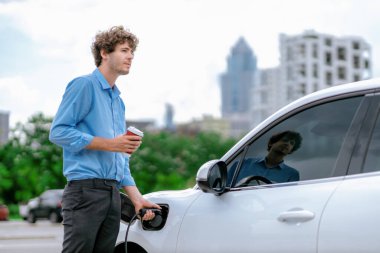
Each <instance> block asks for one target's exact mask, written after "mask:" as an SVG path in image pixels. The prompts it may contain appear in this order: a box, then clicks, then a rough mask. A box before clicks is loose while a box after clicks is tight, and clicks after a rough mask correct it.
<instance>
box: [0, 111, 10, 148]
mask: <svg viewBox="0 0 380 253" xmlns="http://www.w3.org/2000/svg"><path fill="white" fill-rule="evenodd" d="M8 136H9V112H6V111H0V145H2V144H4V143H6V142H7V141H8Z"/></svg>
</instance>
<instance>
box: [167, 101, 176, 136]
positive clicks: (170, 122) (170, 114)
mask: <svg viewBox="0 0 380 253" xmlns="http://www.w3.org/2000/svg"><path fill="white" fill-rule="evenodd" d="M164 124H165V126H164V128H165V130H167V131H170V132H173V131H175V128H176V127H175V124H174V108H173V105H171V104H169V103H167V104H166V105H165V118H164Z"/></svg>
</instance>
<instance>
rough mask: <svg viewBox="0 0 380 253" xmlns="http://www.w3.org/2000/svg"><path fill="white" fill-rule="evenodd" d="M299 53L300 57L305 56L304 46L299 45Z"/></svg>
mask: <svg viewBox="0 0 380 253" xmlns="http://www.w3.org/2000/svg"><path fill="white" fill-rule="evenodd" d="M299 51H300V55H301V57H304V56H305V55H306V53H305V52H306V51H305V44H300V45H299Z"/></svg>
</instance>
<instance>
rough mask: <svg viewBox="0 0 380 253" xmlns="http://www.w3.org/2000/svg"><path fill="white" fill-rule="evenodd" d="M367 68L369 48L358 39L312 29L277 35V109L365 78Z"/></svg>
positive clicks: (369, 71)
mask: <svg viewBox="0 0 380 253" xmlns="http://www.w3.org/2000/svg"><path fill="white" fill-rule="evenodd" d="M371 67H372V63H371V47H370V45H369V44H368V43H367V42H366V41H364V40H363V39H362V38H360V37H357V36H344V37H336V36H333V35H329V34H323V33H317V32H316V31H314V30H307V31H305V32H304V33H302V34H299V35H292V36H291V35H285V34H280V73H281V80H280V82H281V83H280V86H279V88H281V94H283V96H281V97H279V99H281V102H282V103H281V104H279V106H283V105H285V104H288V103H290V102H292V101H294V100H296V99H297V98H300V97H302V96H304V95H306V94H309V93H312V92H314V91H317V90H321V89H324V88H327V87H330V86H334V85H339V84H343V83H349V82H355V81H360V80H365V79H369V78H370V77H371V76H372V71H371Z"/></svg>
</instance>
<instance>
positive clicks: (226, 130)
mask: <svg viewBox="0 0 380 253" xmlns="http://www.w3.org/2000/svg"><path fill="white" fill-rule="evenodd" d="M176 132H177V133H179V134H185V135H196V134H197V133H199V132H215V133H218V134H220V135H221V136H222V137H224V138H228V137H230V136H231V135H230V123H229V121H227V120H226V119H221V118H214V117H213V116H211V115H203V117H202V119H193V120H192V121H191V122H188V123H182V124H178V125H177V129H176Z"/></svg>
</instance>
